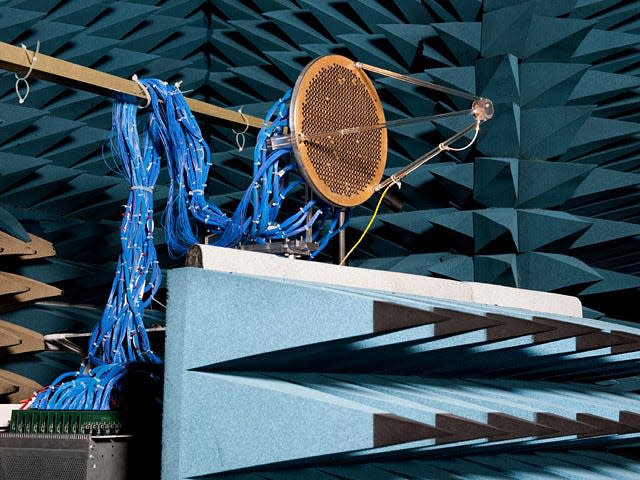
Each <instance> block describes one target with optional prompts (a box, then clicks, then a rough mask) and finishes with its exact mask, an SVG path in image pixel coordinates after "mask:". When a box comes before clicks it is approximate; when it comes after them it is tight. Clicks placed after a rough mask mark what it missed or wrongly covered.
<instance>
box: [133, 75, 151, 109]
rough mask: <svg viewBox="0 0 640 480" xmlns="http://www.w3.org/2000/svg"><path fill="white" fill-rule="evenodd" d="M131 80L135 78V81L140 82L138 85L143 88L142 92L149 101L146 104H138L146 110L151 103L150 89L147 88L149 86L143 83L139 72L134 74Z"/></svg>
mask: <svg viewBox="0 0 640 480" xmlns="http://www.w3.org/2000/svg"><path fill="white" fill-rule="evenodd" d="M131 80H133V81H134V82H136V83H137V84H138V86H139V87H140V90H142V92H143V93H144V96H145V97H147V103H146V104H145V105H138V108H139V109H141V110H144V109H145V108H147V107H148V106H149V105H151V95H150V94H149V90H147V87H145V86H144V85H143V84H142V82H141V81H140V80H139V79H138V74H137V73H134V74H133V76H132V77H131Z"/></svg>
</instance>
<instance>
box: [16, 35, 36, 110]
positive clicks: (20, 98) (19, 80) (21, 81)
mask: <svg viewBox="0 0 640 480" xmlns="http://www.w3.org/2000/svg"><path fill="white" fill-rule="evenodd" d="M20 45H21V46H22V48H23V49H24V51H25V53H26V54H27V59H28V60H29V71H28V72H27V74H26V75H25V76H24V77H20V76H18V74H17V73H14V75H15V77H16V95H17V96H18V103H24V101H25V100H26V99H27V97H28V96H29V91H30V88H29V82H27V78H29V75H31V72H32V71H33V66H34V64H35V63H36V62H37V61H38V53H39V52H40V40H38V41H37V42H36V51H35V52H34V53H33V57H32V56H31V54H30V53H29V50H28V49H27V46H26V45H25V44H24V43H21V44H20ZM20 84H24V86H25V94H24V96H22V95H21V94H20Z"/></svg>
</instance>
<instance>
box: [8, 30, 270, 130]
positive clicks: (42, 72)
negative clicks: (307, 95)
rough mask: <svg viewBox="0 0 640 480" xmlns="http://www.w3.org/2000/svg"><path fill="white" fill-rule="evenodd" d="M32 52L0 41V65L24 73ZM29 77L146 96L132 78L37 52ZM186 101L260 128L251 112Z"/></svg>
mask: <svg viewBox="0 0 640 480" xmlns="http://www.w3.org/2000/svg"><path fill="white" fill-rule="evenodd" d="M30 55H31V56H32V55H33V51H29V53H28V54H27V51H25V49H24V48H22V47H15V46H13V45H10V44H8V43H4V42H0V68H2V69H4V70H9V71H12V72H16V73H17V74H18V75H24V74H25V73H26V72H27V71H28V70H29V67H30V66H31V63H30V59H29V56H30ZM31 77H36V78H40V79H43V80H49V81H51V82H54V83H58V84H60V85H64V86H68V87H73V88H78V89H80V90H86V91H89V92H93V93H98V94H100V95H108V96H111V97H113V96H115V95H116V94H118V93H125V94H127V95H131V96H134V97H138V98H142V99H146V97H145V94H144V92H143V91H142V90H141V89H140V87H139V86H138V84H137V83H136V82H134V81H133V80H127V79H125V78H121V77H117V76H115V75H111V74H109V73H104V72H101V71H99V70H95V69H93V68H88V67H83V66H82V65H77V64H75V63H71V62H67V61H64V60H60V59H57V58H55V57H50V56H48V55H44V54H42V53H38V57H37V61H36V62H34V63H33V70H32V71H31V75H30V76H29V78H31ZM186 100H187V104H188V105H189V108H190V109H191V111H192V112H193V113H197V114H201V115H206V116H208V117H213V118H217V119H220V120H223V121H227V122H232V123H239V124H242V125H246V124H247V123H249V126H251V127H255V128H261V127H262V124H263V121H262V119H261V118H258V117H254V116H251V115H246V114H245V115H241V114H240V113H238V112H235V111H233V110H227V109H225V108H222V107H217V106H215V105H211V104H209V103H206V102H202V101H200V100H195V99H193V98H187V99H186Z"/></svg>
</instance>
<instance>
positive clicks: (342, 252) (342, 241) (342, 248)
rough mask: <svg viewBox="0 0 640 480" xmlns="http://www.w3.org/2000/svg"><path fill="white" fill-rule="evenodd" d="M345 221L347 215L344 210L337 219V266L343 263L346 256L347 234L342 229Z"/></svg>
mask: <svg viewBox="0 0 640 480" xmlns="http://www.w3.org/2000/svg"><path fill="white" fill-rule="evenodd" d="M346 221H347V213H346V212H345V211H344V210H341V211H340V217H339V218H338V228H340V229H342V230H340V233H338V264H339V265H341V264H342V262H343V261H344V257H345V256H346V255H347V234H346V230H345V229H344V228H343V227H344V222H346Z"/></svg>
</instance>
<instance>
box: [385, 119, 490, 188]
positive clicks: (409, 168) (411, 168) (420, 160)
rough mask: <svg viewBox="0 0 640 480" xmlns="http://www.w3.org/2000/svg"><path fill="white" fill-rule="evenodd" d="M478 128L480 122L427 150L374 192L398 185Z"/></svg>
mask: <svg viewBox="0 0 640 480" xmlns="http://www.w3.org/2000/svg"><path fill="white" fill-rule="evenodd" d="M479 127H480V122H479V121H475V122H473V123H472V124H471V125H469V126H467V127H465V128H463V129H462V130H460V131H459V132H458V133H456V134H455V135H453V136H452V137H450V138H448V139H447V140H445V141H444V142H442V143H441V144H440V145H438V146H437V147H436V148H434V149H432V150H429V151H428V152H427V153H425V154H424V155H423V156H421V157H419V158H418V159H416V160H414V161H413V162H411V163H410V164H409V165H407V166H406V167H404V168H403V169H402V170H400V171H399V172H398V173H396V174H395V175H391V176H390V177H389V178H387V179H386V180H384V181H383V182H380V184H379V185H377V186H376V187H375V191H376V192H377V191H380V190H383V189H384V188H386V187H387V186H389V185H391V184H393V183H398V184H399V183H400V181H401V180H402V179H403V178H404V177H406V176H407V175H409V174H410V173H411V172H413V171H414V170H416V169H418V168H420V167H421V166H422V165H424V164H425V163H427V162H428V161H429V160H431V159H432V158H433V157H435V156H436V155H438V154H439V153H440V152H444V151H445V150H446V149H447V147H448V146H449V145H451V144H452V143H454V142H456V141H457V140H460V139H461V138H462V137H464V136H465V135H466V134H467V132H470V131H471V130H473V129H477V128H479Z"/></svg>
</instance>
